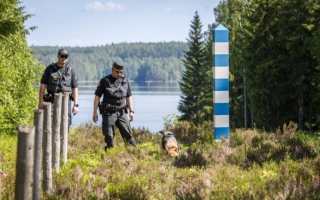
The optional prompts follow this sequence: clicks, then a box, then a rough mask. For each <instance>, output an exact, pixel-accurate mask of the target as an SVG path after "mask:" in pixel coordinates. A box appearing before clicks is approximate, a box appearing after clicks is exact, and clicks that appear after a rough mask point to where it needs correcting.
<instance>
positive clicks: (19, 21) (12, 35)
mask: <svg viewBox="0 0 320 200" xmlns="http://www.w3.org/2000/svg"><path fill="white" fill-rule="evenodd" d="M17 2H18V1H1V2H0V49H1V51H0V79H1V81H0V97H1V98H0V132H1V133H2V132H11V130H12V129H14V128H16V127H17V126H18V125H20V124H24V125H28V124H32V122H33V109H34V108H36V107H37V104H38V95H37V89H36V88H35V87H34V85H35V83H38V82H39V76H40V74H41V73H42V71H41V70H42V69H41V64H40V62H39V61H37V60H36V59H34V58H32V54H31V50H30V48H29V47H28V45H27V43H26V40H25V37H26V34H27V33H28V30H26V29H25V28H24V26H23V22H24V21H25V20H26V19H28V18H29V17H30V15H25V14H24V12H23V8H21V7H17V5H18V3H17ZM32 29H34V27H32V28H31V30H32Z"/></svg>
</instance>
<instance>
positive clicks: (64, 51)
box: [58, 49, 68, 55]
mask: <svg viewBox="0 0 320 200" xmlns="http://www.w3.org/2000/svg"><path fill="white" fill-rule="evenodd" d="M58 55H68V51H67V50H65V49H60V50H59V51H58Z"/></svg>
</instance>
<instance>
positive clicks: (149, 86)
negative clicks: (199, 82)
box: [72, 82, 181, 132]
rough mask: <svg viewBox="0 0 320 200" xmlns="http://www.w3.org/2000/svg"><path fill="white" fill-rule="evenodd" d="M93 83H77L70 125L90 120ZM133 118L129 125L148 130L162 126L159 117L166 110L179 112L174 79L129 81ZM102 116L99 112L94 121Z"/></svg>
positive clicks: (162, 115) (174, 112)
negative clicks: (76, 108)
mask: <svg viewBox="0 0 320 200" xmlns="http://www.w3.org/2000/svg"><path fill="white" fill-rule="evenodd" d="M97 85H98V82H96V83H82V84H81V83H79V104H80V106H79V113H78V114H77V115H76V116H74V117H73V120H72V124H73V126H76V125H80V124H82V123H87V122H89V123H93V121H92V114H93V100H94V91H95V89H96V87H97ZM130 86H131V91H132V100H133V109H134V120H133V121H132V122H131V127H134V128H136V129H139V128H143V127H144V128H146V129H148V130H150V131H151V132H158V131H160V130H162V129H163V124H164V119H163V117H165V116H167V115H168V114H174V115H180V113H179V111H178V109H177V107H178V103H179V101H180V94H181V91H180V87H179V84H178V83H136V82H131V83H130ZM101 123H102V117H101V115H99V121H98V124H99V125H101Z"/></svg>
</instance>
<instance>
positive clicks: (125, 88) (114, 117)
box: [92, 62, 136, 150]
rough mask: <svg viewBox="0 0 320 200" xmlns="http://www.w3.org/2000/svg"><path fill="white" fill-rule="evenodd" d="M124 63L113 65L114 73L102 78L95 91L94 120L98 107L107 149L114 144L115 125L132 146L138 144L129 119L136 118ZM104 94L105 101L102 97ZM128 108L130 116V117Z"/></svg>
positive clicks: (95, 119)
mask: <svg viewBox="0 0 320 200" xmlns="http://www.w3.org/2000/svg"><path fill="white" fill-rule="evenodd" d="M123 68H124V67H123V66H122V65H119V64H117V63H116V62H114V63H113V65H112V73H111V74H110V75H108V76H106V77H104V78H102V79H101V80H100V82H99V84H98V87H97V89H96V91H95V98H94V108H93V117H92V119H93V121H94V122H95V123H96V122H97V121H98V113H97V109H98V108H99V110H100V114H101V115H102V133H103V135H104V137H105V150H107V148H111V147H113V146H114V143H113V138H114V134H115V127H118V129H119V131H120V134H121V136H122V137H123V139H124V140H125V142H127V143H128V144H129V145H131V146H136V142H135V141H134V138H133V137H132V130H131V126H130V122H129V121H133V119H134V111H133V105H132V97H131V89H130V85H129V82H128V79H127V78H126V77H125V76H123V75H122V74H123V70H124V69H123ZM102 95H103V101H102V103H100V98H101V96H102ZM128 109H129V117H130V120H129V119H128V116H127V114H128Z"/></svg>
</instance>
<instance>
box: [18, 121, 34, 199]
mask: <svg viewBox="0 0 320 200" xmlns="http://www.w3.org/2000/svg"><path fill="white" fill-rule="evenodd" d="M17 129H18V149H17V163H16V185H15V199H16V200H20V199H21V200H29V199H30V200H31V199H32V187H33V180H32V179H33V162H34V135H35V127H34V126H31V127H30V126H18V128H17Z"/></svg>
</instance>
